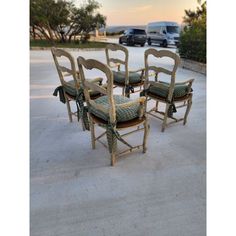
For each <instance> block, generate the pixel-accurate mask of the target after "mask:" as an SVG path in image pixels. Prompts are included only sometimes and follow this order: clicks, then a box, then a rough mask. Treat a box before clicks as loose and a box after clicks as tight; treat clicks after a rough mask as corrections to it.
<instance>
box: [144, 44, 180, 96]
mask: <svg viewBox="0 0 236 236" xmlns="http://www.w3.org/2000/svg"><path fill="white" fill-rule="evenodd" d="M149 56H154V57H155V58H163V57H167V58H170V59H173V60H174V66H173V69H172V70H169V69H166V68H164V67H160V66H158V65H156V64H155V65H150V63H149V60H148V57H149ZM144 61H145V85H144V86H145V88H147V87H148V84H149V71H154V73H155V74H156V76H155V80H156V82H157V81H158V75H159V73H164V74H167V75H170V77H171V81H170V88H169V91H170V92H169V94H170V96H169V97H171V96H172V93H173V90H174V86H175V75H176V71H177V68H178V66H179V64H180V57H179V56H178V55H177V54H176V53H174V52H171V51H169V50H160V51H158V50H156V49H154V48H149V49H147V50H146V51H145V53H144Z"/></svg>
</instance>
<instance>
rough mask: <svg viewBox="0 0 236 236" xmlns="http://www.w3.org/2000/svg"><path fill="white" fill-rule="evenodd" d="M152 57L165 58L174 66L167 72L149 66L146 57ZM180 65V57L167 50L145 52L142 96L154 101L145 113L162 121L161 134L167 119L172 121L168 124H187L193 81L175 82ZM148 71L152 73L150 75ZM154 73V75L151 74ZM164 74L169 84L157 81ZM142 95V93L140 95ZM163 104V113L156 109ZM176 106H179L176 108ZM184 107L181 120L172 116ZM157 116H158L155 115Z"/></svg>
mask: <svg viewBox="0 0 236 236" xmlns="http://www.w3.org/2000/svg"><path fill="white" fill-rule="evenodd" d="M150 55H152V56H154V57H155V58H156V59H157V58H162V57H167V58H170V59H172V60H173V61H174V66H173V69H172V70H168V69H166V68H164V67H159V66H158V65H150V63H149V60H148V57H149V56H150ZM179 63H180V57H179V56H178V55H177V54H175V53H173V52H171V51H168V50H160V51H157V50H156V49H153V48H150V49H147V50H146V51H145V85H144V88H145V89H144V94H145V95H146V98H147V100H150V99H153V100H155V101H156V106H155V107H154V108H152V109H151V110H149V111H148V112H147V113H148V114H150V115H152V116H154V117H156V118H158V119H161V120H163V123H162V130H161V131H162V132H164V130H165V128H166V126H167V119H168V118H170V119H172V122H169V123H168V124H171V123H175V122H179V121H182V120H183V124H184V125H185V124H186V122H187V117H188V114H189V111H190V108H191V105H192V96H193V94H192V83H193V81H194V79H190V80H187V81H183V82H176V81H175V77H176V70H177V68H178V65H179ZM150 71H151V72H152V73H151V74H150ZM153 72H154V73H153ZM160 73H164V74H167V75H170V81H169V82H163V81H159V80H158V75H159V74H160ZM154 75H155V80H154V81H151V80H150V78H151V77H153V76H154ZM141 94H142V93H141ZM159 102H161V103H164V104H165V111H164V112H162V111H160V110H159V108H158V103H159ZM176 104H179V105H178V106H176ZM185 106H186V111H185V115H184V117H183V118H179V119H177V118H176V117H174V116H173V113H174V112H176V108H181V107H185ZM156 114H159V115H156Z"/></svg>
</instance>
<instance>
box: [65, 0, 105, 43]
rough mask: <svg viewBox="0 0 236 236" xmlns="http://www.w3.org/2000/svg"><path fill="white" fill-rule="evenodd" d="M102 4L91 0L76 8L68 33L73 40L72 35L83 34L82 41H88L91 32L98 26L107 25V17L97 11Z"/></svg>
mask: <svg viewBox="0 0 236 236" xmlns="http://www.w3.org/2000/svg"><path fill="white" fill-rule="evenodd" d="M99 8H100V4H99V3H98V2H96V1H94V0H89V1H88V2H87V3H86V4H84V5H82V6H81V7H80V8H77V9H74V13H73V20H72V23H71V25H70V29H69V31H68V33H67V34H66V35H68V36H69V41H71V38H72V36H77V35H80V36H81V41H82V42H85V41H87V39H88V37H89V33H90V32H91V31H93V30H95V29H96V28H100V27H103V26H105V25H106V17H105V16H103V15H101V14H100V13H98V12H97V10H98V9H99Z"/></svg>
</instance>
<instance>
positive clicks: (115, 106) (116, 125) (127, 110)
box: [77, 57, 149, 166]
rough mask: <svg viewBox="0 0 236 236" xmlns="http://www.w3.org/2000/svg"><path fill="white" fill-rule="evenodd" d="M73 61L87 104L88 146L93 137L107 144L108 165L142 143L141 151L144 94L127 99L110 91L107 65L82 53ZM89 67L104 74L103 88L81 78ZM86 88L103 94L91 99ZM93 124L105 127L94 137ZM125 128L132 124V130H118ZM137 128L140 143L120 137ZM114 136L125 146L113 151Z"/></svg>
mask: <svg viewBox="0 0 236 236" xmlns="http://www.w3.org/2000/svg"><path fill="white" fill-rule="evenodd" d="M77 61H78V66H79V72H80V77H81V82H82V85H83V88H84V95H85V100H86V103H87V107H88V114H89V121H90V130H91V140H92V148H93V149H95V142H96V141H98V142H100V143H102V144H103V145H104V146H105V147H107V148H108V149H109V152H110V156H111V165H112V166H113V165H114V164H115V162H116V158H117V157H118V155H123V154H125V153H127V152H131V151H133V150H135V149H139V148H140V147H142V149H143V152H144V153H145V152H146V149H147V147H146V142H147V135H148V130H149V125H148V120H147V117H146V116H145V110H144V107H145V104H144V103H145V100H146V98H145V97H140V98H138V99H136V100H131V99H130V98H127V97H125V96H122V95H113V73H112V71H111V70H110V69H109V67H108V66H107V65H105V64H103V63H101V62H99V61H96V60H93V59H88V60H85V59H84V58H83V57H78V59H77ZM91 69H97V70H99V71H100V72H103V73H104V74H105V78H106V79H107V87H106V88H104V87H101V86H99V85H98V84H95V83H91V82H90V81H88V80H87V79H86V78H85V76H84V71H85V70H91ZM89 89H93V90H94V91H99V92H100V93H102V94H104V95H105V96H102V97H100V98H97V99H95V100H92V99H91V96H90V94H89V92H88V91H89ZM95 124H97V125H98V126H100V127H103V128H104V129H105V132H104V133H102V134H101V135H99V136H97V137H96V136H95ZM142 126H143V127H142ZM127 128H135V130H132V131H129V132H127V133H125V134H122V135H121V134H120V133H119V132H118V131H119V130H122V129H127ZM138 131H144V136H143V141H142V144H141V145H137V146H132V145H130V144H129V143H127V142H126V141H125V140H124V136H126V135H129V134H132V133H135V132H138ZM104 135H106V136H107V141H108V146H107V145H106V144H105V143H103V142H102V141H101V140H100V138H101V137H103V136H104ZM117 140H119V141H121V142H122V143H123V144H125V145H126V146H128V149H126V150H124V151H122V152H120V153H117Z"/></svg>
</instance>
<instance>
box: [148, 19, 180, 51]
mask: <svg viewBox="0 0 236 236" xmlns="http://www.w3.org/2000/svg"><path fill="white" fill-rule="evenodd" d="M146 32H147V42H148V45H151V44H152V43H158V44H160V45H161V46H163V47H168V45H176V46H178V43H179V32H180V27H179V25H178V24H177V23H176V22H170V21H160V22H152V23H149V24H148V25H147V29H146Z"/></svg>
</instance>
